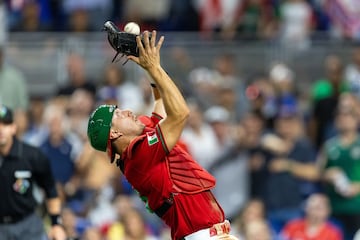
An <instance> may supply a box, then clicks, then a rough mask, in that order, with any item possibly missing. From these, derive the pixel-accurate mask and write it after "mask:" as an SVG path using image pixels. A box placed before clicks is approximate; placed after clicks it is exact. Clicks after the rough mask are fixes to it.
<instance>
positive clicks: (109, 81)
mask: <svg viewBox="0 0 360 240" xmlns="http://www.w3.org/2000/svg"><path fill="white" fill-rule="evenodd" d="M139 95H141V90H140V88H139V87H138V86H137V85H136V84H134V82H131V81H128V80H126V75H125V72H124V69H122V68H121V67H119V66H117V65H116V64H112V65H109V66H107V67H106V69H105V74H104V80H103V84H102V86H100V89H99V90H98V98H99V100H100V101H106V100H113V101H115V102H116V105H118V106H119V107H121V108H125V109H134V112H135V113H139V112H140V111H141V107H142V105H143V99H140V98H138V97H137V96H139Z"/></svg>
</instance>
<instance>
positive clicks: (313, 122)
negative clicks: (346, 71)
mask: <svg viewBox="0 0 360 240" xmlns="http://www.w3.org/2000/svg"><path fill="white" fill-rule="evenodd" d="M324 66H325V72H326V76H325V77H324V78H321V79H319V80H317V81H315V83H314V84H313V85H312V90H311V92H312V96H311V104H312V109H311V113H310V114H311V119H310V123H309V124H310V125H309V131H310V132H309V134H310V138H311V139H312V141H313V142H314V144H315V146H316V148H319V147H320V146H321V145H322V144H323V142H324V141H325V140H326V139H328V138H329V137H331V134H332V133H333V130H334V116H335V110H336V106H337V103H338V99H339V95H340V94H341V93H343V92H346V91H348V86H347V83H346V81H345V80H344V76H343V63H342V60H341V59H340V58H339V56H336V55H329V56H327V57H326V59H325V62H324Z"/></svg>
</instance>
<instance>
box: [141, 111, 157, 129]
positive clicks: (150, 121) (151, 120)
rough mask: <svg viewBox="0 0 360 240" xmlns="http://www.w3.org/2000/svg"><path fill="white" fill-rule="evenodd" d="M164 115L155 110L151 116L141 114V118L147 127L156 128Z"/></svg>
mask: <svg viewBox="0 0 360 240" xmlns="http://www.w3.org/2000/svg"><path fill="white" fill-rule="evenodd" d="M162 119H163V117H162V116H160V115H159V114H157V113H156V112H153V113H152V115H151V117H149V116H145V115H142V116H139V120H140V121H141V122H142V123H144V124H145V126H146V127H149V128H155V126H156V125H157V124H158V123H159V122H160V120H162Z"/></svg>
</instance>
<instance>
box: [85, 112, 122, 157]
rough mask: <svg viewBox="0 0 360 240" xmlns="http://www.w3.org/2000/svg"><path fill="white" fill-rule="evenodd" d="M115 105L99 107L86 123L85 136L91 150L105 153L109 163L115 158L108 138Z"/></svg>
mask: <svg viewBox="0 0 360 240" xmlns="http://www.w3.org/2000/svg"><path fill="white" fill-rule="evenodd" d="M116 108H117V106H116V105H101V106H99V107H98V108H96V109H95V110H94V112H92V114H91V115H90V118H89V122H88V130H87V135H88V138H89V140H90V144H91V146H92V147H93V148H95V149H96V150H99V151H103V152H107V153H108V155H109V157H110V159H111V161H113V160H114V158H115V153H114V152H113V151H112V147H111V141H110V138H109V135H110V128H111V120H112V117H113V114H114V111H115V109H116Z"/></svg>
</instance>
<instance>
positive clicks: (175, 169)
mask: <svg viewBox="0 0 360 240" xmlns="http://www.w3.org/2000/svg"><path fill="white" fill-rule="evenodd" d="M166 164H167V168H168V172H169V175H170V179H171V180H172V182H173V188H174V190H175V192H180V193H188V194H194V193H199V192H202V191H204V190H209V189H211V188H213V187H214V186H215V178H214V177H213V176H212V175H211V174H210V173H208V172H207V171H206V170H205V169H204V168H202V167H201V166H200V165H199V164H198V163H197V162H195V161H194V160H193V158H192V157H191V156H190V155H189V154H188V153H187V152H186V151H185V150H183V149H182V148H181V147H180V146H178V145H176V146H175V147H174V148H173V149H172V150H171V151H170V153H169V154H168V155H167V156H166Z"/></svg>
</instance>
